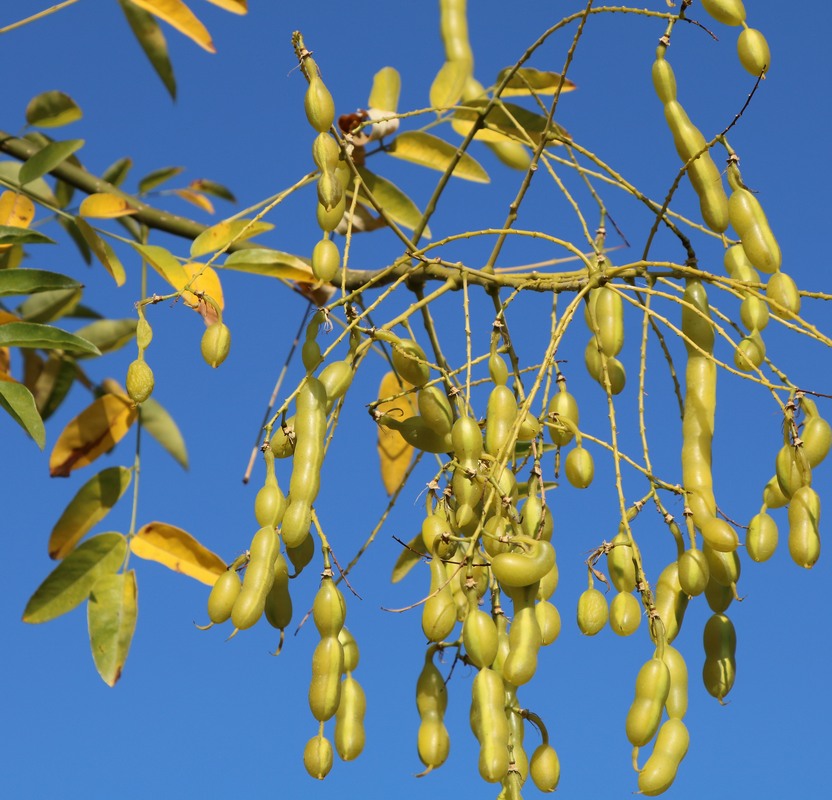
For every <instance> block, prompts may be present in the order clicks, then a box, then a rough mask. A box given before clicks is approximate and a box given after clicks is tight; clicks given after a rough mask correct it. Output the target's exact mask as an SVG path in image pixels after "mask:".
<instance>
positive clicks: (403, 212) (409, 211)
mask: <svg viewBox="0 0 832 800" xmlns="http://www.w3.org/2000/svg"><path fill="white" fill-rule="evenodd" d="M358 173H359V175H361V180H362V182H363V183H364V186H363V187H362V189H361V193H360V194H359V195H358V202H359V203H361V204H362V205H364V206H367V207H369V208H373V206H372V205H371V204H370V201H369V199H368V197H367V192H370V193H371V194H372V195H373V197H375V199H376V202H377V203H378V204H379V205H380V206H381V207H382V208H383V209H384V212H385V213H386V214H387V216H388V217H389V218H390V219H392V220H393V222H395V223H396V224H397V225H401V226H403V227H405V228H408V229H409V230H413V229H414V228H415V227H416V226H417V225H418V224H419V223H420V222H421V221H422V212H421V211H420V210H419V208H418V207H417V205H416V204H415V203H414V202H413V201H412V200H411V199H410V198H409V197H408V196H407V195H406V194H405V193H404V192H403V191H402V190H401V189H399V187H398V186H396V185H395V184H394V183H391V182H390V181H388V180H387V179H386V178H382V177H381V175H376V174H375V173H373V172H370V170H368V169H367V168H366V167H358ZM364 187H366V191H365V189H364ZM347 197H348V198H350V199H351V198H352V192H351V191H347ZM423 236H424V237H425V238H426V239H430V229H429V228H425V231H424V234H423Z"/></svg>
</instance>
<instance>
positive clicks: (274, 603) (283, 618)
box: [263, 553, 293, 631]
mask: <svg viewBox="0 0 832 800" xmlns="http://www.w3.org/2000/svg"><path fill="white" fill-rule="evenodd" d="M292 610H293V609H292V596H291V595H290V594H289V565H288V564H287V563H286V559H285V558H284V556H283V554H282V553H278V555H277V558H276V559H275V562H274V581H273V582H272V588H271V589H269V593H268V594H267V595H266V604H265V606H264V608H263V611H264V612H265V616H266V620H267V621H268V623H269V625H271V626H272V627H273V628H277V629H278V630H280V631H282V630H285V629H286V628H287V627H288V626H289V623H290V622H291V621H292Z"/></svg>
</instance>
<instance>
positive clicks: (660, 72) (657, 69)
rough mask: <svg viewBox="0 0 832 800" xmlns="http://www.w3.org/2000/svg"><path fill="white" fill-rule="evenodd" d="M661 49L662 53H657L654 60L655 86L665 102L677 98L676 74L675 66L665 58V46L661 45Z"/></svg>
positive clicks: (660, 97)
mask: <svg viewBox="0 0 832 800" xmlns="http://www.w3.org/2000/svg"><path fill="white" fill-rule="evenodd" d="M659 51H660V52H661V55H658V54H657V56H656V60H655V61H654V62H653V69H652V76H653V88H654V89H655V90H656V94H657V95H658V96H659V100H661V101H662V104H664V103H669V102H671V101H672V100H675V99H676V76H675V75H674V74H673V67H671V66H670V64H669V63H668V62H667V61H666V60H665V57H664V48H663V47H660V48H659Z"/></svg>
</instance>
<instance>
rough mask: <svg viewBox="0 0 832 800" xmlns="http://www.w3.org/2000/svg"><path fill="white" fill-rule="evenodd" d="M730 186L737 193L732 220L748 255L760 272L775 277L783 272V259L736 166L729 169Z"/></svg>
mask: <svg viewBox="0 0 832 800" xmlns="http://www.w3.org/2000/svg"><path fill="white" fill-rule="evenodd" d="M728 182H729V183H730V184H731V187H732V189H733V191H732V192H731V196H730V197H729V198H728V216H729V218H730V220H731V225H732V226H733V228H734V230H735V231H736V232H737V234H739V237H740V240H741V241H742V247H743V250H745V254H746V255H747V256H748V260H749V261H750V262H751V263H752V264H753V265H754V267H756V268H757V269H758V270H760V272H765V273H768V274H774V273H775V272H777V271H778V270H779V269H780V264H781V263H782V258H783V257H782V253H781V252H780V246H779V245H778V244H777V240H776V239H775V238H774V234H773V233H772V232H771V228H770V227H769V224H768V220H767V219H766V215H765V212H764V211H763V207H762V206H761V205H760V201H759V200H758V199H757V198H756V197H755V196H754V195H753V194H752V193H751V192H750V191H748V189H746V188H745V187H744V186H743V185H742V181H741V178H740V174H739V170H738V169H737V166H736V164H729V165H728Z"/></svg>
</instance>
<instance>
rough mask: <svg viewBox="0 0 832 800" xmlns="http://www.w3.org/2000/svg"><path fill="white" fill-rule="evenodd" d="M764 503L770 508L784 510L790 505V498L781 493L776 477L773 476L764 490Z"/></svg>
mask: <svg viewBox="0 0 832 800" xmlns="http://www.w3.org/2000/svg"><path fill="white" fill-rule="evenodd" d="M763 502H764V503H765V504H766V506H767V507H768V508H784V507H785V506H787V505H788V503H789V498H788V497H786V495H784V494H783V492H782V491H780V484H779V482H778V481H777V476H776V475H772V476H771V478H769V481H768V483H767V484H766V485H765V487H764V488H763Z"/></svg>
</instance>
